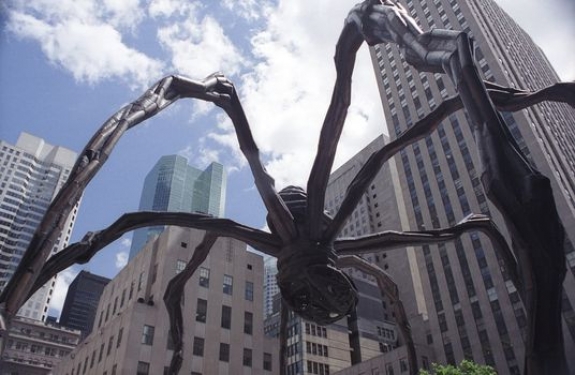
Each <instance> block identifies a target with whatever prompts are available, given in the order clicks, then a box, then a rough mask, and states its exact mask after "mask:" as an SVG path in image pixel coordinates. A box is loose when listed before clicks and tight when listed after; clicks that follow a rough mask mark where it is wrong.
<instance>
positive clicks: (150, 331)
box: [142, 325, 154, 345]
mask: <svg viewBox="0 0 575 375" xmlns="http://www.w3.org/2000/svg"><path fill="white" fill-rule="evenodd" d="M142 344H144V345H153V344H154V327H152V326H148V325H144V331H143V332H142Z"/></svg>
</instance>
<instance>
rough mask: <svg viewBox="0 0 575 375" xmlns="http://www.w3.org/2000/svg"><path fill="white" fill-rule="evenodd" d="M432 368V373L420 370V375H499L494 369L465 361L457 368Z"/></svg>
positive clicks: (442, 366) (444, 366) (440, 366)
mask: <svg viewBox="0 0 575 375" xmlns="http://www.w3.org/2000/svg"><path fill="white" fill-rule="evenodd" d="M431 367H432V370H431V373H430V372H429V371H426V370H420V371H419V375H431V374H434V375H497V372H495V369H493V367H491V366H486V365H478V364H477V363H474V362H471V361H468V360H465V359H464V360H463V361H461V363H460V364H459V366H457V367H455V366H453V365H438V364H437V363H434V364H433V365H432V366H431Z"/></svg>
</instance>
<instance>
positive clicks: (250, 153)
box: [209, 73, 297, 241]
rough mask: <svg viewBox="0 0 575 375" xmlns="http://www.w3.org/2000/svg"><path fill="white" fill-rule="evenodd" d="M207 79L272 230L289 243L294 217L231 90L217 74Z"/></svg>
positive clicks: (293, 231)
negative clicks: (260, 153)
mask: <svg viewBox="0 0 575 375" xmlns="http://www.w3.org/2000/svg"><path fill="white" fill-rule="evenodd" d="M209 79H210V82H211V83H210V85H211V87H213V88H214V91H216V92H217V93H218V94H219V99H218V100H215V101H214V103H215V104H216V105H217V106H218V107H220V108H222V109H223V110H224V111H225V112H226V113H227V115H228V116H229V117H230V119H231V120H232V123H233V125H234V128H235V131H236V136H237V139H238V142H239V145H240V149H241V151H242V153H243V154H244V156H245V157H246V159H247V161H248V164H249V166H250V169H251V171H252V174H253V176H254V182H255V185H256V188H257V189H258V192H259V193H260V196H261V197H262V200H263V202H264V205H265V206H266V209H267V211H268V215H269V219H270V221H271V223H273V226H274V230H275V231H276V232H278V234H279V236H280V237H281V238H282V239H283V240H284V241H290V240H292V239H293V238H294V237H295V236H296V235H297V230H296V226H295V224H294V218H293V216H292V214H291V213H290V211H289V210H288V208H287V206H286V205H285V202H284V201H283V200H282V199H281V197H280V196H279V194H278V193H277V191H276V189H275V182H274V179H273V178H272V177H271V176H270V175H269V174H268V173H267V171H266V169H265V167H264V165H263V163H262V161H261V160H260V157H259V149H258V146H257V144H256V142H255V140H254V137H253V135H252V132H251V130H250V125H249V123H248V120H247V118H246V115H245V113H244V109H243V107H242V105H241V103H240V99H239V97H238V94H237V91H236V89H235V87H234V86H233V84H232V83H231V82H230V81H229V80H228V79H227V78H226V77H224V76H223V75H222V74H219V73H216V74H213V75H211V76H210V77H209Z"/></svg>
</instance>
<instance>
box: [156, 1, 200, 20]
mask: <svg viewBox="0 0 575 375" xmlns="http://www.w3.org/2000/svg"><path fill="white" fill-rule="evenodd" d="M200 7H201V4H200V3H199V2H197V1H190V0H154V1H151V2H150V6H149V7H148V13H149V14H150V16H151V17H154V18H156V17H163V18H170V17H173V16H183V15H186V16H189V15H191V14H194V13H196V12H197V11H198V10H199V8H200Z"/></svg>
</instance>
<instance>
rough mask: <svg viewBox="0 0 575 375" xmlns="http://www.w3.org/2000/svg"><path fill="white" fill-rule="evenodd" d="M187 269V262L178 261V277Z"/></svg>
mask: <svg viewBox="0 0 575 375" xmlns="http://www.w3.org/2000/svg"><path fill="white" fill-rule="evenodd" d="M185 268H186V262H184V261H183V260H179V259H178V260H177V262H176V275H177V274H179V273H180V272H182V271H183V270H184V269H185Z"/></svg>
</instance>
